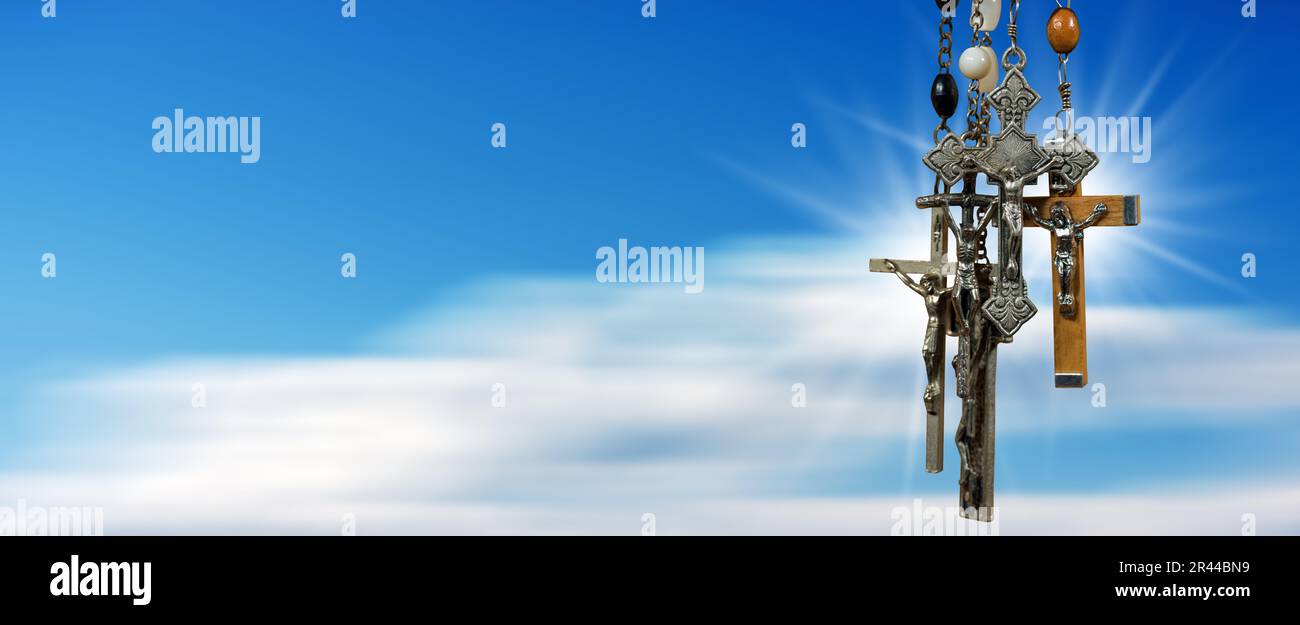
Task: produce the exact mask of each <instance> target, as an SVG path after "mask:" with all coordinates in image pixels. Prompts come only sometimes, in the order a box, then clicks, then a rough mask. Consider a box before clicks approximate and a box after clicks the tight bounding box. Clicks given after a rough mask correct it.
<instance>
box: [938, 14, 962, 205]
mask: <svg viewBox="0 0 1300 625" xmlns="http://www.w3.org/2000/svg"><path fill="white" fill-rule="evenodd" d="M958 4H960V3H959V0H951V1H950V2H945V3H944V4H943V5H942V6H940V7H939V73H940V74H948V75H951V74H952V17H953V15H956V14H957V6H958ZM949 8H951V11H949ZM950 134H953V132H952V128H951V127H949V126H948V118H947V117H943V118H941V119H940V120H939V125H938V126H937V127H935V129H934V144H935V145H939V141H940V140H941V138H942V137H943V136H946V135H950ZM940 188H942V189H943V192H944V193H948V192H950V191H952V185H949V184H943V183H942V180H941V177H940V176H939V174H935V175H934V193H935V195H938V194H939V190H940Z"/></svg>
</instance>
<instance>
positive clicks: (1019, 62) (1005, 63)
mask: <svg viewBox="0 0 1300 625" xmlns="http://www.w3.org/2000/svg"><path fill="white" fill-rule="evenodd" d="M1058 2H1059V0H1058ZM1019 19H1020V0H1012V2H1011V15H1010V17H1009V18H1008V20H1007V35H1008V36H1009V37H1010V38H1011V45H1010V46H1009V47H1007V51H1006V52H1003V53H1002V69H1004V70H1007V71H1011V68H1012V67H1013V66H1014V67H1015V68H1016V69H1019V70H1024V69H1025V65H1027V64H1028V63H1029V59H1028V58H1026V56H1025V51H1024V50H1021V49H1020V44H1019V43H1018V42H1017V37H1018V36H1019V34H1020V26H1019V24H1018V21H1019ZM1012 58H1015V59H1016V61H1015V63H1012V62H1011V59H1012Z"/></svg>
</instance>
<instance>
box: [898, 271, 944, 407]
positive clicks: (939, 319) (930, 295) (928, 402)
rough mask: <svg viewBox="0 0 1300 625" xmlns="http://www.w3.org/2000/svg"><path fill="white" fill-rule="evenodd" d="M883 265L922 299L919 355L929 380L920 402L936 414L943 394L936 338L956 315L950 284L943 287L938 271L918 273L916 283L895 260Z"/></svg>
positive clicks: (941, 336) (941, 367) (940, 335)
mask: <svg viewBox="0 0 1300 625" xmlns="http://www.w3.org/2000/svg"><path fill="white" fill-rule="evenodd" d="M885 267H886V268H887V269H889V270H890V271H892V272H894V275H896V276H898V279H899V280H901V281H902V282H903V284H905V285H907V288H909V289H911V290H912V291H914V292H915V293H916V294H917V295H920V296H921V298H922V299H923V300H924V301H925V313H926V317H927V321H926V325H925V339H924V341H923V342H922V343H921V358H922V360H923V361H924V362H925V374H926V379H927V380H928V383H927V384H926V385H925V393H924V394H923V395H922V401H923V402H924V403H925V411H926V413H928V414H937V413H938V403H939V402H942V401H943V397H942V396H941V395H940V392H939V376H941V375H943V363H941V362H939V341H942V340H944V337H945V336H946V332H945V330H944V321H945V319H946V318H949V317H950V315H955V314H956V311H955V310H954V308H953V299H952V290H953V287H948V288H946V289H945V288H943V287H942V286H941V285H942V284H943V278H942V277H941V276H940V275H939V274H937V273H933V272H931V273H927V274H925V275H924V276H921V281H920V283H919V284H918V283H917V282H915V281H913V280H912V278H911V277H910V276H908V275H907V274H906V273H903V272H902V271H901V270H899V268H898V265H897V264H896V263H894V261H892V260H886V261H885Z"/></svg>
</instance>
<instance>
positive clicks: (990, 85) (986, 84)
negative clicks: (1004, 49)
mask: <svg viewBox="0 0 1300 625" xmlns="http://www.w3.org/2000/svg"><path fill="white" fill-rule="evenodd" d="M984 49H985V50H988V48H984ZM989 55H990V56H993V57H994V58H996V55H995V54H993V51H992V50H989ZM1000 78H1001V76H1000V73H999V72H998V64H997V63H996V62H995V63H993V68H992V69H990V70H989V73H988V74H986V75H985V76H984V77H983V78H981V79H980V84H979V90H980V93H988V92H990V91H992V90H994V89H997V88H998V81H999V79H1000Z"/></svg>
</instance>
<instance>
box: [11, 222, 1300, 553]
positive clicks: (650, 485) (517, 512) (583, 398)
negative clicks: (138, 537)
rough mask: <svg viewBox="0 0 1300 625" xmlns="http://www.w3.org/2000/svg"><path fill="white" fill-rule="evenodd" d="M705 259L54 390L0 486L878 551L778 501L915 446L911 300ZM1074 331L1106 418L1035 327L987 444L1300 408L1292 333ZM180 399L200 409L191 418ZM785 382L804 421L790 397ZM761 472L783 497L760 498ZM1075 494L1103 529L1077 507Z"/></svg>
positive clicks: (146, 506)
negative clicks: (665, 278)
mask: <svg viewBox="0 0 1300 625" xmlns="http://www.w3.org/2000/svg"><path fill="white" fill-rule="evenodd" d="M708 253H709V256H710V260H709V265H708V271H709V272H710V274H711V275H710V276H709V278H708V287H707V289H706V290H705V292H704V293H702V294H699V295H688V294H685V293H683V292H682V290H681V289H680V288H676V287H672V286H665V287H663V288H656V287H649V286H640V287H638V286H627V285H622V286H620V285H608V284H598V283H596V282H595V281H594V280H593V279H583V278H578V279H573V280H554V279H550V280H547V279H513V280H499V281H493V282H489V283H485V284H483V285H480V286H478V287H476V288H474V289H471V290H467V291H464V292H462V293H459V294H457V296H455V297H453V298H450V299H449V300H447V301H451V302H454V303H453V304H444V305H443V306H441V307H439V308H437V309H435V310H433V311H430V312H428V313H427V314H422V315H418V316H416V317H414V318H413V319H411V320H409V321H408V322H406V323H403V324H401V325H400V326H399V327H396V328H393V329H391V330H389V331H386V332H383V333H381V334H379V335H377V336H376V337H375V338H374V341H373V342H372V346H373V349H372V350H371V353H370V354H368V355H358V356H337V357H330V358H292V357H258V358H246V359H245V358H236V359H229V358H226V359H213V358H201V357H199V358H182V359H174V360H169V361H165V362H155V363H143V364H141V365H140V366H138V367H135V368H130V369H126V370H119V371H111V372H105V373H103V374H102V375H97V376H93V377H90V378H88V379H82V380H76V381H72V382H65V383H60V384H57V385H55V386H54V387H52V388H51V389H49V393H48V395H47V396H46V397H44V398H43V399H44V400H45V401H47V402H49V403H51V405H53V406H54V407H55V408H56V409H61V410H62V413H63V414H66V415H69V416H67V417H64V418H63V419H61V420H60V421H59V422H58V423H57V424H48V423H47V424H43V425H42V429H41V431H40V435H39V436H36V437H35V438H34V441H33V443H32V445H34V446H36V447H38V448H39V449H36V450H34V453H35V452H38V453H36V455H37V456H39V457H40V458H42V459H43V463H42V465H41V466H33V467H32V468H30V469H29V470H27V471H22V472H14V471H11V472H7V473H3V474H0V495H7V496H8V497H9V498H10V499H16V498H19V497H22V498H26V499H28V500H31V501H36V502H43V503H47V504H48V505H102V506H104V507H105V509H106V511H105V517H106V522H107V523H108V525H109V528H108V531H109V533H123V532H128V533H129V532H259V533H268V532H281V531H283V532H320V533H332V532H335V531H337V524H338V519H339V517H340V515H342V514H344V513H353V514H356V515H357V517H358V524H359V526H360V528H361V531H362V532H363V533H365V532H372V533H380V532H416V533H426V532H427V533H438V532H456V533H480V532H487V533H496V532H501V533H506V532H509V533H514V532H523V533H529V532H542V533H637V532H638V531H639V527H640V522H639V517H640V514H641V513H642V512H645V511H654V512H656V513H657V514H659V515H660V517H659V518H660V520H659V525H658V527H659V531H660V533H697V532H698V533H727V532H740V533H750V532H753V533H768V532H772V533H786V532H796V533H817V532H832V533H839V532H850V533H857V532H863V533H883V532H887V531H888V520H889V513H888V511H889V509H891V508H892V507H893V506H895V505H907V504H908V502H909V501H910V498H905V499H906V500H905V501H903V502H902V503H899V502H897V501H894V500H892V499H883V498H863V499H859V498H845V499H793V500H792V499H790V496H789V488H788V487H789V485H790V484H794V485H796V486H797V485H798V484H800V483H811V482H812V481H815V480H816V479H817V475H818V474H819V471H822V470H824V469H826V468H827V467H830V466H834V465H836V464H837V463H843V462H844V461H845V457H844V454H845V453H851V454H853V455H854V456H855V461H858V462H865V463H866V464H867V466H870V465H871V463H872V462H877V463H884V462H890V463H892V462H894V461H893V460H891V459H887V458H877V459H872V458H870V457H869V456H868V454H870V447H869V443H871V442H872V441H883V442H887V443H890V444H897V443H899V442H900V441H907V444H912V445H915V444H917V440H918V439H919V436H920V423H921V408H920V399H919V392H920V389H921V387H922V385H923V382H922V380H921V377H922V369H921V362H920V354H919V352H920V340H921V332H922V328H923V325H924V317H923V311H922V306H921V302H920V301H919V298H917V297H915V296H914V295H913V294H912V293H911V292H909V291H907V290H906V289H904V288H903V287H902V286H901V285H899V284H897V282H896V280H895V279H894V278H892V277H890V276H881V275H875V276H872V275H868V274H866V272H865V261H866V255H865V252H864V248H862V247H860V246H859V243H858V242H849V241H825V240H816V239H808V240H794V241H791V240H763V241H754V242H749V243H744V244H738V245H735V246H731V247H728V248H726V249H723V248H720V247H717V248H714V247H711V248H709V250H708ZM1089 314H1090V317H1089V329H1090V332H1091V335H1092V337H1093V342H1092V346H1093V363H1094V378H1096V379H1098V380H1106V382H1107V385H1108V388H1109V389H1110V390H1109V397H1108V402H1109V404H1110V407H1109V408H1107V409H1106V410H1094V409H1092V408H1091V406H1090V403H1089V398H1090V395H1089V394H1087V393H1086V392H1080V391H1073V392H1067V393H1062V392H1060V391H1056V390H1054V389H1052V388H1051V363H1050V360H1049V354H1050V351H1051V346H1050V343H1049V338H1050V329H1049V327H1050V318H1049V317H1048V316H1047V315H1046V314H1040V318H1038V319H1036V320H1035V321H1034V322H1033V323H1031V325H1030V326H1029V327H1028V328H1027V329H1026V330H1025V331H1024V332H1023V333H1022V334H1021V335H1020V336H1018V337H1017V339H1016V342H1015V343H1014V344H1012V345H1009V346H1006V347H1005V348H1004V349H1003V351H1002V356H1001V357H1000V360H1001V365H1002V367H1003V371H1004V373H1002V374H1000V376H999V379H1000V381H1001V386H1000V388H999V399H1000V401H1001V402H1002V403H1001V410H1000V414H999V421H998V430H999V432H1016V431H1022V432H1023V431H1033V430H1039V429H1042V428H1057V429H1061V428H1064V429H1070V428H1128V427H1135V426H1143V425H1152V424H1169V423H1180V422H1184V421H1185V420H1186V419H1188V418H1196V419H1202V420H1209V421H1216V422H1221V421H1224V420H1229V419H1230V420H1242V421H1245V420H1251V419H1265V418H1268V417H1267V416H1259V417H1256V416H1255V413H1257V412H1258V413H1259V414H1260V415H1266V414H1267V411H1270V410H1278V409H1294V408H1295V407H1297V404H1300V395H1297V394H1296V393H1294V392H1290V391H1289V389H1288V387H1287V386H1286V381H1287V380H1290V379H1294V378H1295V376H1296V375H1297V374H1300V357H1298V356H1296V354H1300V332H1298V331H1297V330H1295V329H1294V328H1290V327H1284V326H1269V325H1263V324H1250V323H1246V322H1243V321H1242V318H1241V317H1240V316H1238V315H1235V314H1232V313H1231V312H1223V311H1217V312H1216V311H1196V310H1166V309H1152V308H1105V307H1101V306H1094V307H1093V308H1092V309H1090V311H1089ZM1189 337H1190V338H1191V339H1192V340H1188V339H1189ZM498 382H499V383H503V384H505V387H506V399H507V405H506V406H505V407H503V408H494V407H492V405H491V399H492V385H493V384H495V383H498ZM195 383H202V384H204V385H205V386H206V389H207V402H208V404H207V407H206V408H202V409H196V408H193V407H191V406H190V393H191V386H192V385H193V384H195ZM794 383H803V384H805V385H806V386H807V389H808V407H807V408H806V409H795V408H793V407H791V405H790V396H791V390H790V387H791V385H792V384H794ZM950 405H954V404H953V403H950ZM1201 408H1207V409H1208V410H1201ZM1193 409H1195V410H1193ZM1180 411H1192V412H1191V413H1189V414H1183V413H1181V412H1180ZM951 414H952V415H953V416H952V418H951V419H950V423H949V428H950V429H949V432H950V433H951V431H952V430H951V428H953V427H955V425H956V409H955V407H954V408H953V409H952V412H951ZM1044 414H1051V415H1053V416H1054V417H1055V418H1053V419H1050V420H1049V419H1044V418H1042V417H1043V415H1044ZM78 432H81V434H78ZM844 442H852V443H857V444H860V445H861V448H860V449H854V450H852V451H851V452H845V451H844V446H843V445H842V443H844ZM858 456H866V457H865V458H861V457H858ZM918 463H919V459H918ZM916 470H917V471H918V472H919V471H920V467H919V466H917V467H916ZM950 471H953V470H952V469H950ZM774 477H775V478H777V479H780V480H783V482H784V483H785V485H786V486H787V488H786V490H785V491H784V492H778V491H777V490H770V491H769V490H765V488H764V483H765V481H767V480H771V479H773V478H774ZM955 481H956V478H955V475H954V477H953V480H952V482H953V484H954V488H953V490H954V493H953V494H952V496H951V499H952V500H955ZM795 490H797V488H796V489H795ZM1274 495H1276V496H1281V497H1283V498H1284V499H1283V500H1282V501H1284V502H1286V503H1289V504H1294V503H1295V502H1297V501H1300V497H1297V493H1296V492H1295V491H1290V490H1281V491H1278V492H1276V493H1271V494H1270V496H1274ZM1081 501H1082V502H1084V503H1086V504H1087V505H1088V506H1094V507H1093V508H1091V509H1092V510H1105V511H1107V513H1106V514H1104V515H1097V514H1093V513H1089V514H1087V515H1083V514H1076V510H1077V508H1078V506H1079V505H1080V502H1081ZM1264 501H1266V500H1265V499H1264V498H1262V497H1261V498H1259V499H1255V498H1252V496H1251V495H1250V494H1249V493H1247V494H1242V493H1241V492H1240V491H1239V489H1234V488H1231V487H1225V488H1223V489H1222V490H1221V491H1216V492H1214V493H1209V494H1207V493H1198V494H1196V495H1195V496H1188V497H1184V498H1179V497H1174V496H1160V497H1157V498H1154V499H1153V498H1151V496H1149V495H1143V494H1138V495H1133V496H1128V495H1124V496H1110V495H1106V496H1100V495H1099V496H1093V497H1089V498H1086V499H1083V500H1080V499H1079V498H1077V497H1073V496H1071V497H1068V498H1067V497H1064V496H1062V497H1056V496H1039V495H1025V494H1018V493H1007V494H1005V495H1004V496H1003V497H1002V499H1001V500H1000V502H1001V504H1002V506H1003V513H1004V515H1007V516H1004V519H1006V520H1004V522H1003V525H1002V530H1003V532H1004V533H1008V532H1017V533H1021V532H1023V533H1035V532H1128V531H1134V533H1144V532H1165V531H1175V532H1176V531H1189V532H1193V533H1201V532H1206V533H1220V532H1221V531H1222V532H1229V533H1230V532H1231V531H1232V529H1231V524H1230V523H1229V524H1228V525H1227V526H1224V527H1227V528H1228V529H1222V528H1221V527H1220V525H1219V523H1221V522H1222V523H1228V521H1221V520H1220V517H1222V516H1224V515H1228V516H1231V515H1234V514H1238V513H1237V512H1235V511H1236V510H1239V509H1240V510H1242V511H1250V510H1254V509H1260V510H1264V511H1266V512H1268V513H1269V514H1273V515H1275V516H1277V517H1278V518H1279V519H1280V521H1279V523H1278V524H1277V525H1276V526H1278V527H1281V526H1283V524H1290V525H1288V526H1286V527H1289V528H1290V529H1291V530H1292V531H1295V530H1296V528H1297V527H1300V525H1297V524H1296V519H1295V514H1294V513H1289V512H1286V511H1284V510H1280V509H1278V508H1280V506H1274V505H1271V504H1270V505H1264V504H1263V503H1259V502H1264ZM1252 502H1255V503H1252ZM944 503H946V502H944ZM1248 504H1249V505H1248ZM1291 507H1292V508H1295V507H1296V506H1294V505H1292V506H1291ZM1206 510H1213V511H1214V513H1213V515H1212V516H1207V514H1208V513H1206V512H1205V511H1206ZM882 511H883V512H884V513H883V515H882ZM1144 511H1145V512H1144ZM1114 518H1121V519H1127V520H1124V521H1122V523H1119V524H1117V522H1115V521H1113V520H1112V519H1114ZM1262 518H1263V517H1262V516H1261V519H1262ZM1261 524H1263V521H1261Z"/></svg>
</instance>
